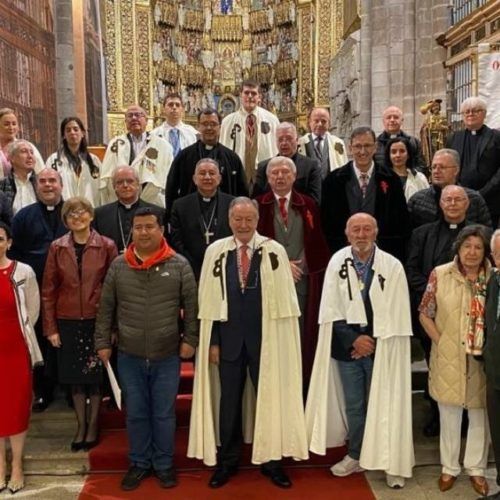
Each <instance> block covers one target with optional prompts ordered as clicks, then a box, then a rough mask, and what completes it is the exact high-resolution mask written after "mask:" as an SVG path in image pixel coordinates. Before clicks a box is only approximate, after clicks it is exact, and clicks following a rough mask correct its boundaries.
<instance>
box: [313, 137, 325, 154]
mask: <svg viewBox="0 0 500 500" xmlns="http://www.w3.org/2000/svg"><path fill="white" fill-rule="evenodd" d="M322 141H323V137H321V136H320V135H318V137H316V145H315V146H314V149H315V150H316V155H317V156H318V158H319V159H320V160H321V159H322V158H323V142H322Z"/></svg>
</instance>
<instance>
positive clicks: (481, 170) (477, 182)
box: [446, 125, 500, 227]
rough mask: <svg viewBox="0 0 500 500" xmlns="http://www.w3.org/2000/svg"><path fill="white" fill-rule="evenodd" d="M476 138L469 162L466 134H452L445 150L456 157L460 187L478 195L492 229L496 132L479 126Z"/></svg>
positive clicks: (497, 189) (498, 179)
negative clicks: (483, 202)
mask: <svg viewBox="0 0 500 500" xmlns="http://www.w3.org/2000/svg"><path fill="white" fill-rule="evenodd" d="M477 135H478V136H479V137H478V138H477V139H476V140H477V143H476V147H475V148H474V150H475V155H474V154H473V155H472V157H471V158H470V159H469V161H467V151H465V149H466V142H467V141H469V140H470V139H471V133H470V131H468V130H460V131H458V132H455V133H454V134H453V135H451V136H450V138H449V139H448V142H447V144H446V147H448V148H451V149H454V150H455V151H457V152H458V154H459V155H460V173H459V176H458V179H459V181H460V184H461V185H462V186H466V187H469V188H471V189H475V190H477V191H479V193H480V194H481V196H482V197H483V198H484V200H485V201H486V204H487V205H488V208H489V210H490V213H491V217H492V219H493V226H494V227H496V226H497V224H498V219H499V216H500V131H498V130H494V129H491V128H489V127H488V126H486V125H483V127H482V128H481V129H480V130H479V131H478V134H477Z"/></svg>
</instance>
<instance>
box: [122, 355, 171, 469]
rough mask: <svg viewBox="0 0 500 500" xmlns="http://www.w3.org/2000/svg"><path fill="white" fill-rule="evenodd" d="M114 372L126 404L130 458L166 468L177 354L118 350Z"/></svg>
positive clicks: (143, 465)
mask: <svg viewBox="0 0 500 500" xmlns="http://www.w3.org/2000/svg"><path fill="white" fill-rule="evenodd" d="M118 374H119V376H120V384H121V388H122V391H123V392H124V397H125V404H126V406H127V434H128V442H129V447H130V451H129V459H130V462H131V463H132V465H135V466H137V467H141V468H143V469H150V468H151V467H153V468H154V469H155V470H164V469H169V468H170V467H172V465H173V458H174V439H175V399H176V396H177V391H178V389H179V378H180V359H179V357H178V356H177V355H173V356H169V357H167V358H165V359H160V360H149V359H145V358H140V357H137V356H132V355H130V354H125V353H123V352H118Z"/></svg>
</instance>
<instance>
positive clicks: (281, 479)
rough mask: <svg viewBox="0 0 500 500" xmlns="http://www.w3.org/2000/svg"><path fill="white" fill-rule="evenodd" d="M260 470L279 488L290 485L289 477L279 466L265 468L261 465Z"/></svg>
mask: <svg viewBox="0 0 500 500" xmlns="http://www.w3.org/2000/svg"><path fill="white" fill-rule="evenodd" d="M260 470H261V472H262V474H264V476H266V477H268V478H269V479H271V482H272V483H273V484H275V485H276V486H279V487H280V488H290V487H291V486H292V481H290V478H289V477H288V476H287V475H286V474H285V471H284V470H283V469H282V468H281V467H277V468H275V469H266V468H264V467H262V468H261V469H260Z"/></svg>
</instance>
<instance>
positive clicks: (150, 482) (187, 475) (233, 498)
mask: <svg viewBox="0 0 500 500" xmlns="http://www.w3.org/2000/svg"><path fill="white" fill-rule="evenodd" d="M288 472H289V473H290V478H291V479H292V481H293V487H292V488H291V489H289V490H282V489H280V488H277V487H276V486H274V485H273V484H271V482H270V481H269V479H267V478H265V477H264V476H263V475H262V474H261V473H260V472H259V470H258V469H251V470H240V472H239V473H238V474H237V475H236V476H234V477H233V478H232V479H231V481H230V482H229V483H228V484H227V485H225V486H224V487H223V488H220V489H218V490H212V489H210V488H209V487H208V486H207V484H208V480H209V478H210V475H211V471H209V470H203V471H195V472H181V473H179V474H178V480H179V485H178V486H177V487H176V488H172V489H169V490H164V489H162V488H160V486H159V485H158V482H157V480H156V478H154V477H150V478H148V479H146V480H144V481H143V483H142V484H141V486H140V487H139V488H138V489H137V490H135V491H132V492H130V493H126V492H124V491H122V490H121V489H120V481H121V478H122V476H121V475H119V474H103V475H101V474H95V475H92V476H91V477H89V478H88V479H87V481H86V482H85V485H84V488H83V490H82V492H81V493H80V496H79V500H97V499H99V500H112V499H119V498H130V499H137V500H144V499H145V498H147V499H148V500H151V499H157V498H158V499H160V498H173V499H179V500H200V499H203V500H238V499H245V500H252V499H259V500H265V499H269V498H272V499H273V500H279V499H287V500H302V499H303V500H311V499H314V500H320V499H332V498H335V500H374V499H375V497H374V495H373V493H372V492H371V490H370V487H369V486H368V484H367V482H366V479H365V478H364V475H363V474H354V475H352V476H350V477H346V478H335V477H333V476H332V475H331V474H330V471H329V470H328V469H327V468H323V467H321V468H319V467H314V468H295V469H293V470H288Z"/></svg>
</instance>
